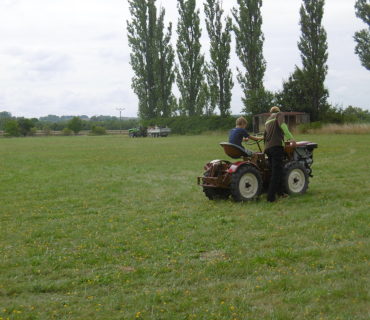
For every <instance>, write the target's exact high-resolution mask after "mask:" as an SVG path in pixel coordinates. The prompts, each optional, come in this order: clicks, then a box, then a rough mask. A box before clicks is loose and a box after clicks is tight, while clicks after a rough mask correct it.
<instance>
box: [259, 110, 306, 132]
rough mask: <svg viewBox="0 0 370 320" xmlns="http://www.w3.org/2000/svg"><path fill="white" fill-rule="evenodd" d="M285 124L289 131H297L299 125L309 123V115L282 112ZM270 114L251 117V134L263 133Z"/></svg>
mask: <svg viewBox="0 0 370 320" xmlns="http://www.w3.org/2000/svg"><path fill="white" fill-rule="evenodd" d="M283 114H284V118H285V123H286V125H287V126H288V128H289V130H298V127H299V125H300V124H304V123H308V122H310V115H309V114H308V113H304V112H283ZM270 115H271V113H262V114H259V115H256V116H253V132H254V133H258V132H264V131H265V123H266V121H267V119H268V118H269V117H270Z"/></svg>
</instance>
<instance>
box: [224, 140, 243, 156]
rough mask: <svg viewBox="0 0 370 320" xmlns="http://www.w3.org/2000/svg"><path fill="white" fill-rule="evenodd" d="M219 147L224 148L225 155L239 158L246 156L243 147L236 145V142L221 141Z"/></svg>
mask: <svg viewBox="0 0 370 320" xmlns="http://www.w3.org/2000/svg"><path fill="white" fill-rule="evenodd" d="M220 145H221V147H223V148H224V151H225V153H226V155H228V156H229V157H230V158H233V159H239V158H243V157H246V158H248V154H247V153H246V151H245V149H244V148H242V147H240V146H237V145H236V144H232V143H228V142H221V143H220Z"/></svg>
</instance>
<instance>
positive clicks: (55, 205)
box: [0, 135, 370, 320]
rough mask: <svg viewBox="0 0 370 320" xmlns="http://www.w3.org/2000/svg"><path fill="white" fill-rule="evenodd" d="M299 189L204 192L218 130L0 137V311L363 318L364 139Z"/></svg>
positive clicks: (367, 145)
mask: <svg viewBox="0 0 370 320" xmlns="http://www.w3.org/2000/svg"><path fill="white" fill-rule="evenodd" d="M295 138H296V140H297V141H301V140H311V141H313V142H317V143H318V144H319V148H318V149H316V150H315V152H314V160H315V162H314V165H313V167H312V168H313V175H314V178H311V179H310V185H309V189H308V191H307V193H306V194H305V195H302V196H295V197H290V198H289V199H288V200H287V201H284V202H280V203H277V204H267V203H266V202H265V201H264V200H265V199H266V198H265V197H264V198H262V200H260V201H253V202H248V203H236V202H233V201H232V200H231V199H230V200H228V201H224V200H217V201H210V200H208V199H207V198H206V197H205V195H204V193H203V192H202V189H201V188H200V187H198V186H197V185H196V183H197V176H200V175H202V174H203V171H204V169H203V167H204V165H205V164H206V162H208V161H210V160H213V159H227V160H230V159H229V158H228V157H227V156H226V155H224V153H223V149H222V148H221V147H220V146H219V142H222V141H227V136H226V135H202V136H169V137H167V138H156V139H155V138H151V137H147V138H134V139H130V138H128V136H104V137H89V136H81V137H49V138H20V139H1V140H0V210H1V213H0V319H136V318H139V319H284V320H285V319H370V241H369V238H370V219H369V217H370V216H369V214H370V197H369V195H370V162H369V155H370V135H304V136H303V135H302V136H298V135H297V136H295Z"/></svg>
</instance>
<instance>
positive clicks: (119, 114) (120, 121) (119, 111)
mask: <svg viewBox="0 0 370 320" xmlns="http://www.w3.org/2000/svg"><path fill="white" fill-rule="evenodd" d="M116 109H117V110H118V111H119V134H121V111H123V110H125V108H123V109H118V108H116Z"/></svg>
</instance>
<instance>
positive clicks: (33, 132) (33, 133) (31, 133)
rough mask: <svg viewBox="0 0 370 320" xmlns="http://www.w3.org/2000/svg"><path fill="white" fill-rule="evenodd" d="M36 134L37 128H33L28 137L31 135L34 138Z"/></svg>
mask: <svg viewBox="0 0 370 320" xmlns="http://www.w3.org/2000/svg"><path fill="white" fill-rule="evenodd" d="M36 132H37V128H36V127H33V128H31V129H30V132H29V133H28V135H30V136H31V137H34V136H35V135H36Z"/></svg>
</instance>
